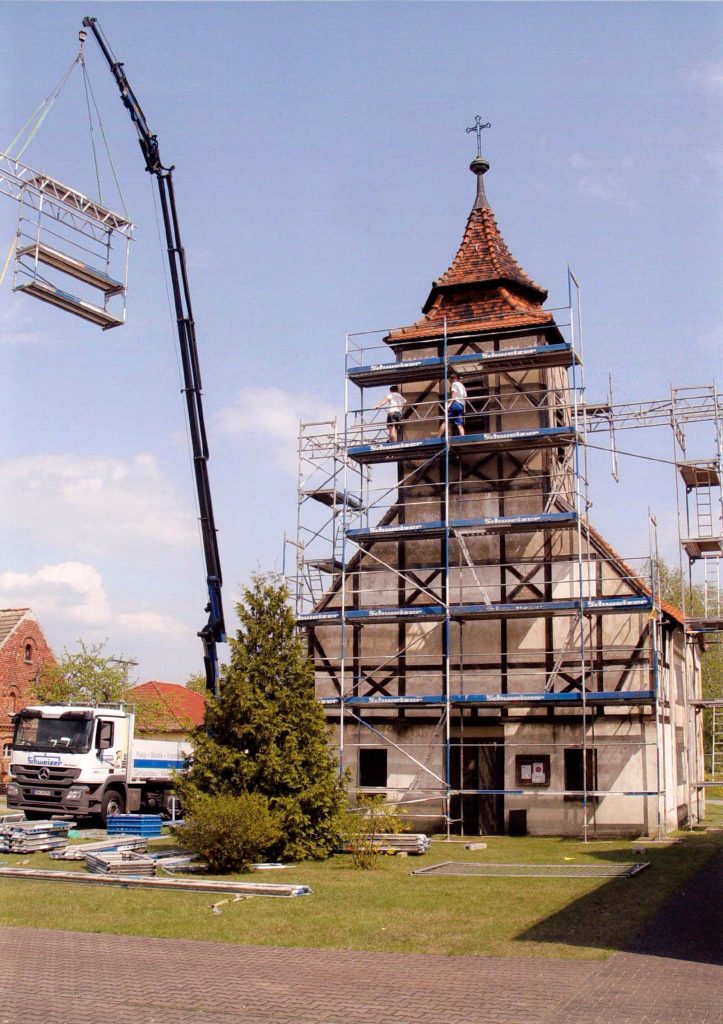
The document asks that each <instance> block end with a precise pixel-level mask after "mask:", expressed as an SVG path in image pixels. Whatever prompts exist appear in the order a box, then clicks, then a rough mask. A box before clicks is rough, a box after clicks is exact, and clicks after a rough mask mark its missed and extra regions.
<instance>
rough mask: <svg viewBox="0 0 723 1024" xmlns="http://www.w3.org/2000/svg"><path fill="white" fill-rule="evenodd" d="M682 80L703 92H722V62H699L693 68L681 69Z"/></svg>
mask: <svg viewBox="0 0 723 1024" xmlns="http://www.w3.org/2000/svg"><path fill="white" fill-rule="evenodd" d="M681 74H682V76H683V78H684V79H685V80H686V81H687V82H688V84H689V85H692V86H693V87H694V88H696V89H701V90H703V91H704V92H723V61H714V60H701V61H699V62H698V63H697V64H695V65H693V67H688V68H683V69H681Z"/></svg>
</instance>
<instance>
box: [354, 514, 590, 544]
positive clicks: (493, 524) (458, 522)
mask: <svg viewBox="0 0 723 1024" xmlns="http://www.w3.org/2000/svg"><path fill="white" fill-rule="evenodd" d="M576 523H577V513H576V512H545V513H541V514H540V515H516V516H483V517H480V518H477V519H451V520H450V521H449V523H447V524H445V523H444V522H442V520H430V521H429V522H426V523H394V524H385V525H381V526H366V527H359V528H355V529H351V530H347V531H346V535H347V537H349V539H350V540H354V541H358V542H364V541H374V540H397V539H404V538H407V537H414V536H416V535H418V534H419V535H423V536H425V537H430V536H440V535H444V533H445V532H446V531H447V530H450V531H453V530H480V531H485V532H487V531H489V532H499V533H529V532H534V531H535V530H544V529H545V528H546V527H554V528H557V529H559V528H561V527H565V526H574V525H575V524H576Z"/></svg>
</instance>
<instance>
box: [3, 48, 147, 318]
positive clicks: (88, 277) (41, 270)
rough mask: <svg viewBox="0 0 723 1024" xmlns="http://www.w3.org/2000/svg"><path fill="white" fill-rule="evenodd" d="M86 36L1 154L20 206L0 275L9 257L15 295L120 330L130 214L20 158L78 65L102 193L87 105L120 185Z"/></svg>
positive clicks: (6, 180) (7, 187) (6, 181)
mask: <svg viewBox="0 0 723 1024" xmlns="http://www.w3.org/2000/svg"><path fill="white" fill-rule="evenodd" d="M85 37H86V33H85V32H81V33H80V49H79V52H78V55H77V57H76V58H75V60H74V61H73V63H72V64H71V66H70V68H69V69H68V71H67V72H66V73H65V75H64V76H63V78H62V79H61V80H60V82H59V83H58V85H57V86H56V87H55V88H54V89H53V90H52V92H51V93H50V94H49V96H47V97H46V98H45V99H44V100H43V102H42V103H41V104H40V106H39V107H38V108H37V110H36V111H35V112H34V113H33V114H32V115H31V117H30V118H29V120H28V121H27V122H26V124H25V125H24V126H23V128H21V130H20V132H18V134H17V135H16V137H15V139H13V141H12V142H11V144H10V146H9V148H8V152H7V153H0V194H1V195H6V196H8V197H10V198H11V199H15V200H16V201H17V202H18V204H19V213H18V224H17V231H16V236H15V239H14V241H13V244H12V246H11V248H10V252H9V253H8V257H7V259H6V261H5V267H4V269H3V273H2V276H3V277H4V274H5V271H6V270H7V267H8V264H9V263H10V260H11V259H12V258H13V257H14V270H13V290H14V291H16V292H20V293H22V294H24V295H30V296H32V297H33V298H36V299H40V300H41V301H42V302H46V303H48V304H49V305H51V306H55V307H57V308H58V309H62V310H63V311H64V312H67V313H72V314H73V315H74V316H77V317H80V318H81V319H83V320H87V321H88V322H90V323H92V324H95V325H97V326H98V327H101V328H102V329H103V330H109V329H110V328H113V327H119V326H120V325H121V324H123V323H124V321H125V312H126V293H127V287H128V256H129V248H130V242H131V239H132V236H133V224H132V222H131V220H130V219H129V218H128V216H127V214H125V213H123V214H120V213H117V212H116V211H114V210H112V209H110V208H109V207H107V206H106V205H105V204H104V203H103V201H102V199H100V200H96V199H92V198H90V197H89V196H86V195H84V194H83V193H82V192H80V191H79V190H78V189H76V188H73V187H71V186H70V185H66V184H65V183H64V182H62V181H59V180H58V179H57V178H55V177H52V176H50V175H48V174H46V173H45V172H44V171H37V170H34V169H33V168H32V167H30V166H28V165H27V164H25V163H22V162H21V160H20V157H21V156H22V155H23V153H24V151H25V150H26V149H27V148H28V146H29V144H30V142H31V141H32V140H33V138H34V137H35V136H36V134H37V132H38V130H39V128H40V127H41V125H42V124H43V122H44V121H45V118H46V117H47V115H48V114H49V112H50V110H51V109H52V106H53V104H54V102H55V100H56V99H57V98H58V95H59V94H60V92H61V90H62V89H63V88H64V86H65V85H66V84H67V82H68V79H69V78H70V76H71V74H72V72H73V70H74V69H75V68H77V67H80V68H81V69H82V72H83V79H84V85H85V93H86V101H87V107H88V116H89V120H90V128H91V142H92V146H93V154H94V160H95V166H96V178H97V184H98V191H99V194H101V185H100V176H99V171H98V157H97V154H96V151H95V141H94V135H93V119H92V113H91V100H92V104H93V106H94V107H95V113H96V115H97V119H98V124H99V128H100V132H101V135H102V137H103V141H104V142H105V144H106V150H107V155H108V160H109V162H110V166H111V168H112V170H113V175H114V177H115V181H116V185H118V179H117V176H116V175H115V168H114V167H113V161H112V158H111V156H110V150H109V149H108V146H107V141H106V137H105V132H104V130H103V125H102V122H101V121H100V115H99V113H98V108H97V105H95V97H94V95H93V91H92V86H91V85H90V81H89V79H88V75H87V69H86V66H85V60H84V57H83V42H84V40H85ZM119 194H120V188H119ZM121 203H122V196H121ZM1 280H2V278H0V281H1Z"/></svg>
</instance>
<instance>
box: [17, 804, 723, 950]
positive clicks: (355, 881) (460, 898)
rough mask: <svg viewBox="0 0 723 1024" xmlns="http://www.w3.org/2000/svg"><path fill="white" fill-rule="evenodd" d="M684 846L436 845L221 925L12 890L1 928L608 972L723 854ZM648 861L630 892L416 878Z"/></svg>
mask: <svg viewBox="0 0 723 1024" xmlns="http://www.w3.org/2000/svg"><path fill="white" fill-rule="evenodd" d="M715 811H716V812H718V811H723V808H719V807H716V808H715ZM716 817H718V815H717V813H716ZM720 818H723V814H721V815H720ZM680 836H681V839H682V841H681V842H680V843H678V844H676V845H672V846H657V847H656V846H654V845H653V846H649V847H648V848H647V852H646V854H645V856H644V857H639V856H637V857H636V856H633V854H632V850H631V844H630V843H629V842H625V841H611V842H590V843H588V844H587V846H585V845H583V844H582V843H581V842H578V841H574V840H563V839H538V838H531V837H526V838H510V837H506V836H499V837H498V836H492V837H486V842H487V844H488V845H487V849H486V850H479V851H465V850H464V848H463V845H462V843H444V842H435V843H433V845H432V850H431V851H430V852H429V853H428V854H426V855H425V856H423V857H404V858H400V857H385V858H382V859H381V860H380V862H379V867H378V868H377V869H376V870H374V871H370V872H361V871H355V870H354V869H352V868H351V866H350V861H349V858H348V857H346V856H344V855H338V856H336V857H333V858H331V859H330V860H329V861H326V862H323V863H305V864H300V865H298V866H295V867H290V868H288V869H287V870H284V871H275V872H263V873H260V874H257V875H254V876H253V877H254V878H255V879H257V880H262V881H273V882H279V881H284V882H294V883H305V884H308V885H311V886H312V888H313V894H312V895H311V896H308V897H299V898H296V899H291V900H274V899H268V898H253V899H247V900H242V901H239V902H237V903H229V904H226V905H225V906H224V907H223V908H222V911H223V912H222V913H221V914H213V913H212V912H211V910H210V905H211V903H213V902H214V901H215V900H216V899H218V898H219V897H217V896H212V895H210V894H207V893H206V894H204V893H174V892H144V891H141V890H133V889H122V888H108V889H103V890H99V889H94V888H91V887H87V888H86V887H84V886H81V885H73V886H69V885H63V884H61V883H56V882H31V881H24V880H23V881H20V880H5V879H3V880H0V924H3V925H17V926H25V927H33V928H59V929H64V930H67V931H88V932H110V933H115V934H124V935H148V936H158V937H166V938H186V939H202V940H210V941H217V942H237V943H245V944H254V945H273V946H276V945H278V946H308V947H325V948H332V949H356V950H377V951H389V952H391V951H394V952H415V953H441V954H452V955H463V954H469V955H493V956H506V957H518V956H539V957H560V956H561V957H571V958H600V957H604V956H607V955H608V954H609V953H610V952H612V951H613V950H616V949H619V948H621V947H622V946H624V945H625V943H626V942H628V941H629V940H630V939H631V938H632V937H633V936H634V935H635V934H636V933H637V932H638V931H639V930H640V928H641V927H642V926H643V924H644V923H645V921H646V920H647V919H648V918H649V917H650V915H651V914H652V913H653V912H654V911H655V910H656V909H657V908H658V907H659V906H660V904H661V903H662V902H663V901H664V900H665V899H666V898H667V897H668V896H669V895H670V894H671V893H673V892H674V891H675V890H676V889H678V888H679V887H680V886H681V885H682V884H683V883H684V882H685V880H686V879H687V878H689V877H690V876H691V875H692V874H694V873H695V872H696V871H697V870H698V869H699V868H700V867H701V866H702V865H703V864H704V863H705V861H706V860H707V859H708V857H709V856H711V855H712V854H713V852H714V851H715V850H716V849H718V848H720V847H721V846H723V831H721V832H716V831H711V832H707V833H706V832H703V831H699V832H692V833H685V834H683V833H681V834H680ZM566 858H567V859H566ZM570 858H571V859H570ZM641 859H644V860H648V861H650V862H651V864H652V866H651V867H650V868H649V869H648V870H647V871H644V872H642V873H641V874H640V875H638V876H636V877H634V878H631V879H585V878H571V879H559V878H554V879H533V878H480V877H478V878H472V877H466V878H443V877H439V878H435V877H427V876H425V875H421V876H413V875H412V874H411V872H412V870H413V869H414V868H417V867H422V866H426V865H430V864H433V863H439V862H440V861H444V860H469V861H483V860H487V861H493V862H494V861H506V862H525V863H535V862H540V863H555V864H579V863H584V862H590V863H598V864H599V863H601V862H603V861H606V860H614V861H634V860H641ZM0 864H2V865H10V864H15V865H18V864H24V866H30V865H32V866H37V867H58V866H61V867H64V868H74V867H75V868H76V869H78V870H84V868H82V866H80V865H78V864H77V863H74V862H65V863H62V864H60V865H59V864H58V862H57V861H51V860H50V858H49V857H47V856H46V855H44V854H33V855H30V856H28V855H18V856H11V855H8V854H5V855H2V856H0ZM234 877H237V878H244V877H246V878H248V877H250V876H240V875H239V876H234Z"/></svg>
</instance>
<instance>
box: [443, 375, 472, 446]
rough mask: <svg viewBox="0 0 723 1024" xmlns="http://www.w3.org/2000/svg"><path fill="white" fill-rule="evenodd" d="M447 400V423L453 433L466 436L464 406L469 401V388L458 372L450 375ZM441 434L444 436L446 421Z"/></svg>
mask: <svg viewBox="0 0 723 1024" xmlns="http://www.w3.org/2000/svg"><path fill="white" fill-rule="evenodd" d="M448 396H449V398H448V401H447V423H448V428H447V429H448V430H449V432H450V433H451V434H455V435H456V436H458V437H463V436H464V406H465V402H466V401H467V388H466V387H465V386H464V384H463V383H462V381H461V380H460V379H459V375H458V374H456V373H450V375H449V390H448ZM439 436H440V437H444V423H442V426H441V427H440V431H439Z"/></svg>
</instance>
